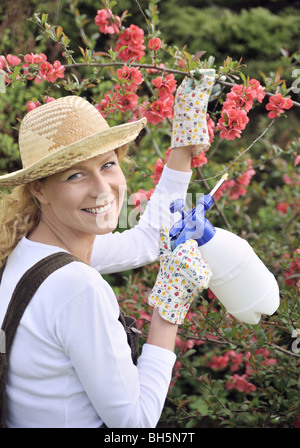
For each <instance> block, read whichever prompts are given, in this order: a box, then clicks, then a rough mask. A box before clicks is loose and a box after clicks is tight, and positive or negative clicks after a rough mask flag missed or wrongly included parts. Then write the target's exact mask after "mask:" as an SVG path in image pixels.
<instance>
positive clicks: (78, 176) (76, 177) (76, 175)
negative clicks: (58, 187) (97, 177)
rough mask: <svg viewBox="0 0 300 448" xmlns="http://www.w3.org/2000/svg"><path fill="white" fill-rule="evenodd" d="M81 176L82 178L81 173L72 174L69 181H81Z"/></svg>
mask: <svg viewBox="0 0 300 448" xmlns="http://www.w3.org/2000/svg"><path fill="white" fill-rule="evenodd" d="M81 176H82V174H81V173H75V174H72V175H71V176H70V177H68V179H67V181H68V180H75V179H80V177H81Z"/></svg>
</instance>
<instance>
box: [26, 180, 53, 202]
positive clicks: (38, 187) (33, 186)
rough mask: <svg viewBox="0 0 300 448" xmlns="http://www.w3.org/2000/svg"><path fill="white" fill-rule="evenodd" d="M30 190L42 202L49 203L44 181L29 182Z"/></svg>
mask: <svg viewBox="0 0 300 448" xmlns="http://www.w3.org/2000/svg"><path fill="white" fill-rule="evenodd" d="M29 190H30V192H31V194H32V195H33V196H35V197H36V198H37V199H38V200H39V201H40V203H41V204H49V201H48V199H47V196H46V194H45V192H44V188H43V181H41V180H34V181H32V182H30V184H29Z"/></svg>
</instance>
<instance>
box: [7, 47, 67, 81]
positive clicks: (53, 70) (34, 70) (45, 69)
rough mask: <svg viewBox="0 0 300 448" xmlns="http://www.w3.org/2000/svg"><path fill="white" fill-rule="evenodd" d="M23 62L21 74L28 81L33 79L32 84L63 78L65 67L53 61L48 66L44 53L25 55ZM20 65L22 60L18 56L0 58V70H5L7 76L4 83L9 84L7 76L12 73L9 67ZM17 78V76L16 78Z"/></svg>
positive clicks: (9, 55)
mask: <svg viewBox="0 0 300 448" xmlns="http://www.w3.org/2000/svg"><path fill="white" fill-rule="evenodd" d="M24 62H25V64H24V63H23V64H22V67H21V68H22V69H23V74H24V76H25V77H26V78H27V79H28V80H32V79H34V82H36V83H41V82H42V80H43V79H44V80H46V81H48V82H55V81H56V80H57V79H58V78H63V77H64V71H65V67H64V66H62V65H61V63H60V62H59V61H54V63H53V64H50V62H49V61H47V56H46V55H45V54H44V53H41V54H33V53H30V54H25V56H24ZM21 63H22V60H21V59H20V58H19V57H18V56H13V55H11V54H8V55H7V57H6V59H5V57H4V56H0V69H1V70H2V69H3V70H5V71H6V73H7V74H8V76H7V77H6V79H5V80H6V82H7V83H9V82H10V79H9V75H10V74H11V73H12V70H11V67H12V66H17V65H20V64H21ZM18 77H19V76H18Z"/></svg>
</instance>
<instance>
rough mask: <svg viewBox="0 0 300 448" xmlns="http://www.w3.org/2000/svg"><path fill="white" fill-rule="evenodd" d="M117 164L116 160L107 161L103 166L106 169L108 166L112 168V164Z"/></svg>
mask: <svg viewBox="0 0 300 448" xmlns="http://www.w3.org/2000/svg"><path fill="white" fill-rule="evenodd" d="M114 165H115V162H107V163H105V164H104V165H103V166H102V168H101V169H102V170H105V169H107V168H111V167H112V166H114Z"/></svg>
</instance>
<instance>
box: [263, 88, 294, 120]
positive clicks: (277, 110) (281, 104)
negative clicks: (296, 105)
mask: <svg viewBox="0 0 300 448" xmlns="http://www.w3.org/2000/svg"><path fill="white" fill-rule="evenodd" d="M291 107H293V102H292V100H291V98H288V97H287V98H283V97H282V95H281V93H276V95H273V96H271V97H270V99H269V102H268V104H267V105H266V109H267V110H269V111H270V112H269V113H268V117H269V118H272V119H273V118H277V117H280V116H281V115H282V114H284V111H285V109H290V108H291Z"/></svg>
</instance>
